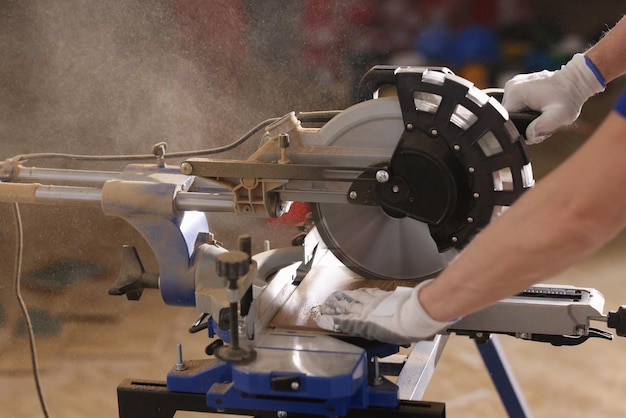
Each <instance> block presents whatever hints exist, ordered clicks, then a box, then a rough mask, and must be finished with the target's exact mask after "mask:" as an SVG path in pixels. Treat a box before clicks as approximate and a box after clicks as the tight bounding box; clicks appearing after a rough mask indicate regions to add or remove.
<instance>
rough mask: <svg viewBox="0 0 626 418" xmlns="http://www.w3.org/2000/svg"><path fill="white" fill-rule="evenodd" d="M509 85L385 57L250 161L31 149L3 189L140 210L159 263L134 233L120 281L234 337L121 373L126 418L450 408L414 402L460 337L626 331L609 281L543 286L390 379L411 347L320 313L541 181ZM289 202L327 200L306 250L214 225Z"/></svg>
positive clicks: (387, 277) (484, 315)
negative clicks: (38, 153)
mask: <svg viewBox="0 0 626 418" xmlns="http://www.w3.org/2000/svg"><path fill="white" fill-rule="evenodd" d="M501 93H502V92H501V91H495V90H480V89H478V88H476V87H474V86H473V85H472V84H471V83H470V82H469V81H467V80H465V79H463V78H461V77H458V76H456V75H455V74H453V73H452V72H450V71H449V70H447V69H445V68H422V67H398V68H396V67H386V66H378V67H374V68H373V69H372V70H371V71H370V72H369V73H368V74H367V75H366V76H365V77H364V78H363V80H362V82H361V84H360V85H359V88H358V91H357V95H356V97H358V100H357V103H356V104H354V105H353V106H351V107H349V108H347V109H345V110H343V111H330V112H305V113H300V114H298V115H296V114H295V113H289V114H287V115H285V116H284V117H281V118H276V119H272V120H269V121H267V122H265V123H263V124H261V125H259V126H257V128H255V130H253V131H251V132H250V133H249V134H248V135H246V136H245V137H243V138H242V139H241V140H240V141H238V142H236V143H234V144H233V145H232V146H236V145H237V144H239V143H241V142H243V141H245V140H247V139H248V138H250V137H251V136H252V135H254V133H255V132H256V131H257V130H260V129H264V132H263V134H262V135H261V143H260V145H259V147H258V149H257V150H256V151H255V152H254V153H253V154H252V155H251V156H250V157H249V158H248V159H246V160H218V159H209V158H206V157H193V158H186V159H185V161H184V162H182V164H180V166H179V167H173V166H168V165H166V164H165V159H166V158H168V157H171V156H175V155H173V154H169V155H168V154H166V153H165V145H164V144H157V145H156V146H155V147H154V153H153V154H154V158H155V160H156V161H155V162H153V163H150V164H130V165H128V166H127V167H126V168H125V169H124V170H123V171H122V172H121V173H118V172H109V171H89V170H69V169H51V168H37V167H24V164H25V163H26V162H27V161H28V160H29V158H30V160H31V161H32V160H34V157H35V156H30V157H29V156H18V157H14V158H12V159H8V160H6V161H5V162H4V163H3V164H2V167H1V169H2V170H1V171H0V200H2V201H7V202H17V203H37V204H38V203H43V204H68V205H71V204H77V205H94V206H98V207H101V208H102V210H103V211H104V213H105V214H107V215H112V216H118V217H121V218H123V219H125V220H127V221H128V222H129V223H130V224H131V225H132V226H133V227H134V228H136V229H137V230H138V231H139V232H140V233H141V234H142V235H143V237H144V238H145V239H146V241H147V242H148V243H149V244H150V246H151V248H152V250H153V252H154V254H155V255H156V258H157V260H158V262H159V271H158V272H145V271H144V268H143V265H142V262H141V260H140V258H139V256H138V254H137V252H136V251H135V249H134V248H133V247H130V246H129V247H125V248H124V249H123V252H122V267H121V269H120V275H119V277H118V279H117V281H116V282H115V283H114V285H113V286H112V287H111V289H110V290H109V293H111V294H117V295H122V294H125V295H126V296H127V297H128V298H129V299H139V298H140V296H141V294H142V292H143V291H144V289H146V288H158V289H160V292H161V294H162V297H163V300H164V302H165V303H167V304H170V305H180V306H195V307H196V308H197V310H198V311H199V312H200V313H201V316H200V318H199V319H198V322H197V323H195V324H194V325H193V326H192V327H191V329H190V331H192V332H197V331H200V330H207V332H208V334H209V336H210V337H219V338H218V339H216V340H214V342H213V343H211V344H210V345H209V346H208V347H207V353H208V354H210V356H209V357H208V358H207V359H204V360H188V361H185V360H184V359H183V358H182V354H180V356H179V359H178V361H177V362H176V366H175V367H174V368H173V369H172V370H171V372H170V373H169V374H168V377H167V383H166V384H161V383H154V382H137V381H127V382H125V383H124V384H122V385H121V386H120V389H119V402H120V417H133V418H137V417H148V416H149V417H172V416H173V415H174V413H175V412H176V410H195V411H210V412H226V413H241V414H248V415H250V414H253V415H255V416H276V414H278V416H282V417H286V416H287V415H289V416H315V415H318V416H353V415H358V416H382V415H384V416H390V417H393V416H395V417H409V416H411V417H418V416H419V417H421V416H428V417H431V416H444V415H445V408H444V406H443V405H442V404H435V403H424V402H417V401H416V399H419V398H420V397H421V394H422V393H423V387H424V385H425V384H427V381H428V378H429V377H430V376H429V372H428V371H429V370H430V368H431V366H432V361H435V360H436V358H438V353H439V352H440V350H441V348H442V347H443V345H444V343H445V334H447V333H450V332H456V333H459V334H467V335H470V336H471V337H473V338H475V339H477V340H483V342H486V341H489V339H488V336H489V335H492V334H510V335H514V336H516V337H518V338H523V339H528V340H535V341H545V342H550V343H553V344H556V345H571V344H579V343H581V342H583V341H585V340H586V339H587V338H589V337H592V336H597V337H604V338H610V337H611V336H610V334H608V333H606V332H604V331H599V330H595V329H593V328H591V327H590V326H589V323H590V321H591V320H594V319H595V320H605V321H608V322H609V326H610V327H613V328H616V329H617V330H618V335H623V334H624V330H623V327H624V326H626V320H622V317H623V316H624V311H623V310H622V309H621V308H620V310H619V311H618V312H615V313H611V314H609V315H608V316H603V314H602V310H603V303H604V299H603V297H602V295H601V294H600V293H599V292H597V291H596V290H594V289H583V288H574V287H568V286H536V287H533V288H531V289H528V290H527V291H526V292H524V293H522V294H520V295H517V296H515V297H512V298H509V299H506V300H503V301H501V302H499V303H497V304H495V305H493V306H491V307H489V308H486V309H485V310H483V311H480V312H478V313H477V314H475V315H471V316H468V317H467V318H464V319H463V320H461V321H459V322H458V323H456V324H455V325H454V326H453V328H451V329H449V330H444V331H443V332H442V334H441V335H438V336H436V337H435V338H434V339H433V340H432V341H424V342H420V343H418V344H416V345H415V346H414V348H413V351H412V352H411V354H410V355H409V356H408V357H407V358H405V359H404V361H403V362H402V363H403V364H404V368H403V369H402V371H401V372H399V377H398V380H397V382H396V384H393V383H391V382H390V381H388V380H386V379H384V378H383V377H382V375H383V374H385V373H384V372H383V371H381V367H382V368H384V367H386V366H384V364H386V363H385V362H381V361H380V360H379V358H389V356H393V355H394V353H396V352H398V347H397V346H390V345H386V344H380V343H376V342H369V341H363V340H360V339H356V338H351V337H349V336H345V335H328V334H326V333H324V332H322V331H321V330H320V329H317V328H316V327H315V322H314V317H315V314H316V308H317V306H318V305H319V304H320V303H321V302H323V300H324V299H325V296H327V295H328V294H330V293H331V292H332V291H334V290H338V289H341V288H353V287H359V286H369V287H372V286H380V287H389V288H393V287H395V286H396V285H397V284H399V283H400V284H403V285H409V286H411V285H414V284H415V283H417V282H419V281H420V280H424V279H426V278H431V277H435V276H436V275H437V274H438V273H439V272H440V271H441V270H442V269H443V268H444V267H445V266H446V264H447V263H448V262H450V260H451V259H452V258H454V256H455V255H456V254H457V253H458V251H459V250H461V249H462V248H463V246H465V245H466V244H467V243H468V242H469V241H470V240H471V239H472V237H473V236H474V235H475V234H476V233H478V232H479V231H480V229H481V228H483V227H484V226H485V225H487V224H488V223H489V222H490V221H491V220H492V219H493V218H494V217H497V216H499V215H500V214H501V213H502V212H503V211H505V210H506V209H507V208H508V207H509V206H510V205H511V204H512V203H513V202H514V201H515V199H516V198H517V197H518V196H520V195H521V194H522V193H523V192H524V191H525V190H526V189H528V188H530V187H532V186H533V184H534V180H533V174H532V169H531V164H530V159H529V157H528V155H527V153H526V150H525V146H524V143H523V138H522V137H521V136H520V134H519V131H522V132H523V131H524V129H525V126H526V125H527V124H528V123H529V121H530V120H532V117H533V115H530V114H515V115H509V114H508V113H507V112H506V110H505V109H504V108H503V107H502V106H501V105H500V103H499V101H498V98H499V96H501ZM516 124H517V126H516ZM226 148H232V147H231V146H229V147H224V148H222V149H226ZM212 151H214V150H212ZM212 151H211V152H212ZM291 202H308V203H309V204H310V205H311V207H312V211H311V212H312V220H309V222H308V224H307V225H306V227H305V230H306V232H307V234H306V237H305V239H304V245H302V246H294V247H289V248H280V249H273V250H270V249H268V250H267V251H263V252H261V253H258V254H252V251H251V243H250V240H249V239H248V238H246V237H242V239H241V240H240V244H239V248H238V249H237V250H236V251H228V250H227V249H225V248H223V247H222V246H221V245H219V243H218V242H217V241H216V240H215V238H214V237H213V235H212V234H211V233H210V231H209V228H208V222H207V213H211V212H234V213H235V214H237V215H239V216H254V217H278V216H281V215H282V214H283V213H284V212H286V211H288V209H289V205H290V203H291ZM209 218H210V215H209ZM424 350H425V351H424ZM424 353H427V354H428V355H424ZM424 359H426V360H424ZM433 359H435V360H433ZM515 407H518V406H515ZM519 408H521V409H523V408H522V407H521V406H519Z"/></svg>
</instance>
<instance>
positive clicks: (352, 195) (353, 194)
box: [348, 190, 359, 200]
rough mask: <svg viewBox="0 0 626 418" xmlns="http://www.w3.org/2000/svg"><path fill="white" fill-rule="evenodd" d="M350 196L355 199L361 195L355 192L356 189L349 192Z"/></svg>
mask: <svg viewBox="0 0 626 418" xmlns="http://www.w3.org/2000/svg"><path fill="white" fill-rule="evenodd" d="M348 196H349V197H350V199H352V200H354V199H356V198H357V197H359V195H358V193H357V192H355V191H354V190H352V191H350V193H349V194H348Z"/></svg>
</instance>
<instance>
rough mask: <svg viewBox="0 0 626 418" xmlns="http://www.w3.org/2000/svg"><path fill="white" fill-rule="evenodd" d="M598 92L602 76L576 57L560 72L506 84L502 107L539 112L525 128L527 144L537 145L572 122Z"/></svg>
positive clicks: (524, 76)
mask: <svg viewBox="0 0 626 418" xmlns="http://www.w3.org/2000/svg"><path fill="white" fill-rule="evenodd" d="M592 65H593V64H592ZM601 91H604V80H602V76H601V75H599V73H598V75H596V74H595V73H594V71H593V70H592V69H591V67H590V66H589V65H588V64H587V62H586V60H585V56H584V55H583V54H576V55H574V56H573V57H572V59H571V60H570V61H569V62H568V63H567V64H566V65H564V66H563V67H561V69H560V70H557V71H541V72H538V73H532V74H520V75H517V76H515V77H513V78H512V79H511V80H509V81H507V83H506V84H505V86H504V97H503V98H502V105H503V106H504V107H505V108H506V110H508V111H509V112H520V111H524V110H529V109H530V110H536V111H540V112H541V116H539V117H538V118H537V119H535V120H534V121H533V122H532V123H531V124H530V125H528V128H527V129H526V142H527V143H528V144H538V143H540V142H542V141H543V140H544V139H546V138H547V137H548V136H550V135H551V134H552V133H553V132H554V131H556V130H557V129H558V128H560V127H561V126H563V125H569V124H571V123H572V122H574V121H575V120H576V119H577V118H578V115H580V110H581V108H582V106H583V104H584V103H585V102H586V101H587V99H589V98H590V97H591V96H593V95H594V94H597V93H600V92H601Z"/></svg>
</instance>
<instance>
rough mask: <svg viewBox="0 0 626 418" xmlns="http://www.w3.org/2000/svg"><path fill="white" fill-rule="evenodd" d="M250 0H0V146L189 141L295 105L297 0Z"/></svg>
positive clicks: (90, 147) (228, 133)
mask: <svg viewBox="0 0 626 418" xmlns="http://www.w3.org/2000/svg"><path fill="white" fill-rule="evenodd" d="M210 3H215V4H218V5H219V4H221V6H213V7H211V6H207V4H210ZM256 3H257V2H252V1H249V2H247V3H246V4H247V6H246V7H244V9H247V10H243V12H248V13H246V14H243V15H242V13H241V10H235V9H233V8H232V7H230V6H229V5H228V2H198V1H195V2H194V1H163V0H161V1H150V2H142V1H139V0H111V1H106V2H101V1H94V0H88V1H84V2H72V1H34V2H18V1H8V2H2V4H1V5H0V53H1V54H2V56H3V59H2V61H1V62H2V63H1V64H0V75H1V79H2V81H1V82H0V91H1V92H2V94H1V95H0V141H1V144H2V150H1V151H0V154H1V155H0V156H1V157H8V156H10V155H13V154H16V153H23V152H33V151H56V152H78V153H90V154H98V153H126V152H146V151H150V147H151V145H152V144H154V143H156V142H160V141H167V142H168V143H169V144H170V150H185V149H197V148H202V147H208V146H213V145H217V144H224V143H228V142H230V141H231V140H232V139H234V138H235V137H236V136H238V135H240V134H241V133H243V132H245V131H246V130H247V129H248V128H250V127H252V126H254V125H255V124H256V123H257V122H258V121H259V120H261V119H263V118H265V117H270V116H279V114H269V113H268V112H269V111H283V112H285V113H286V112H287V111H290V110H293V109H292V108H291V106H294V105H297V104H298V103H294V104H290V103H287V100H293V99H294V98H298V99H296V100H293V101H296V102H303V100H302V95H299V94H296V93H295V90H297V88H294V86H295V85H297V84H298V83H299V82H302V81H303V80H304V79H305V78H306V77H305V76H303V74H302V73H300V74H298V73H297V70H296V69H297V67H298V65H297V63H295V62H294V61H293V60H291V62H289V60H290V59H291V58H292V56H294V54H297V51H296V50H297V48H298V44H297V43H298V42H299V40H298V37H297V36H285V33H286V31H289V33H295V31H294V29H297V17H293V18H292V17H290V15H289V13H290V11H291V12H295V11H297V7H298V3H299V2H298V1H295V2H288V4H289V5H286V6H285V5H284V4H285V3H284V2H268V3H267V4H268V5H274V8H272V7H260V5H259V4H256ZM279 4H283V6H282V9H283V10H282V11H281V13H278V14H277V13H274V12H275V11H276V10H275V9H276V7H279ZM295 15H296V14H295V13H294V16H295ZM242 19H243V20H244V21H242ZM279 20H280V21H279ZM241 23H243V24H246V25H245V27H246V29H245V30H243V29H242V27H243V26H244V25H241ZM276 28H279V29H280V30H276ZM276 33H278V35H277V34H276ZM298 76H299V77H301V78H300V79H299V80H297V79H298ZM295 80H297V81H295ZM284 88H291V89H292V90H289V91H287V92H285V91H281V89H284ZM299 110H311V109H299Z"/></svg>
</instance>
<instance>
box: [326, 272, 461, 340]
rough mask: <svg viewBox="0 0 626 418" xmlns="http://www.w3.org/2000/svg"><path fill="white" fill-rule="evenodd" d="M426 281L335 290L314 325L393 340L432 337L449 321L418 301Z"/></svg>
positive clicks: (336, 330)
mask: <svg viewBox="0 0 626 418" xmlns="http://www.w3.org/2000/svg"><path fill="white" fill-rule="evenodd" d="M427 283H428V281H426V282H423V283H420V284H419V285H418V286H417V287H415V288H410V287H398V288H396V290H394V291H393V292H390V291H385V290H381V289H368V288H364V289H356V290H345V291H339V292H335V293H333V294H332V295H331V296H329V297H328V299H326V301H325V302H324V304H323V305H322V306H321V307H320V308H321V309H320V311H321V315H320V316H319V317H318V318H317V319H316V322H317V325H318V326H319V327H320V328H323V329H327V330H329V331H335V332H345V333H347V334H350V335H354V336H358V337H363V338H366V339H368V340H376V341H382V342H387V343H392V344H408V343H411V342H415V341H418V340H422V339H424V338H428V337H431V336H432V335H434V334H436V333H437V332H438V331H440V330H442V329H443V328H446V327H447V326H448V325H450V323H448V322H439V321H435V320H434V319H432V318H431V317H430V316H429V315H428V314H427V313H426V311H424V309H423V308H422V306H421V304H420V303H419V300H418V299H417V294H418V292H419V290H420V289H421V288H422V287H423V286H424V285H425V284H427Z"/></svg>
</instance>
